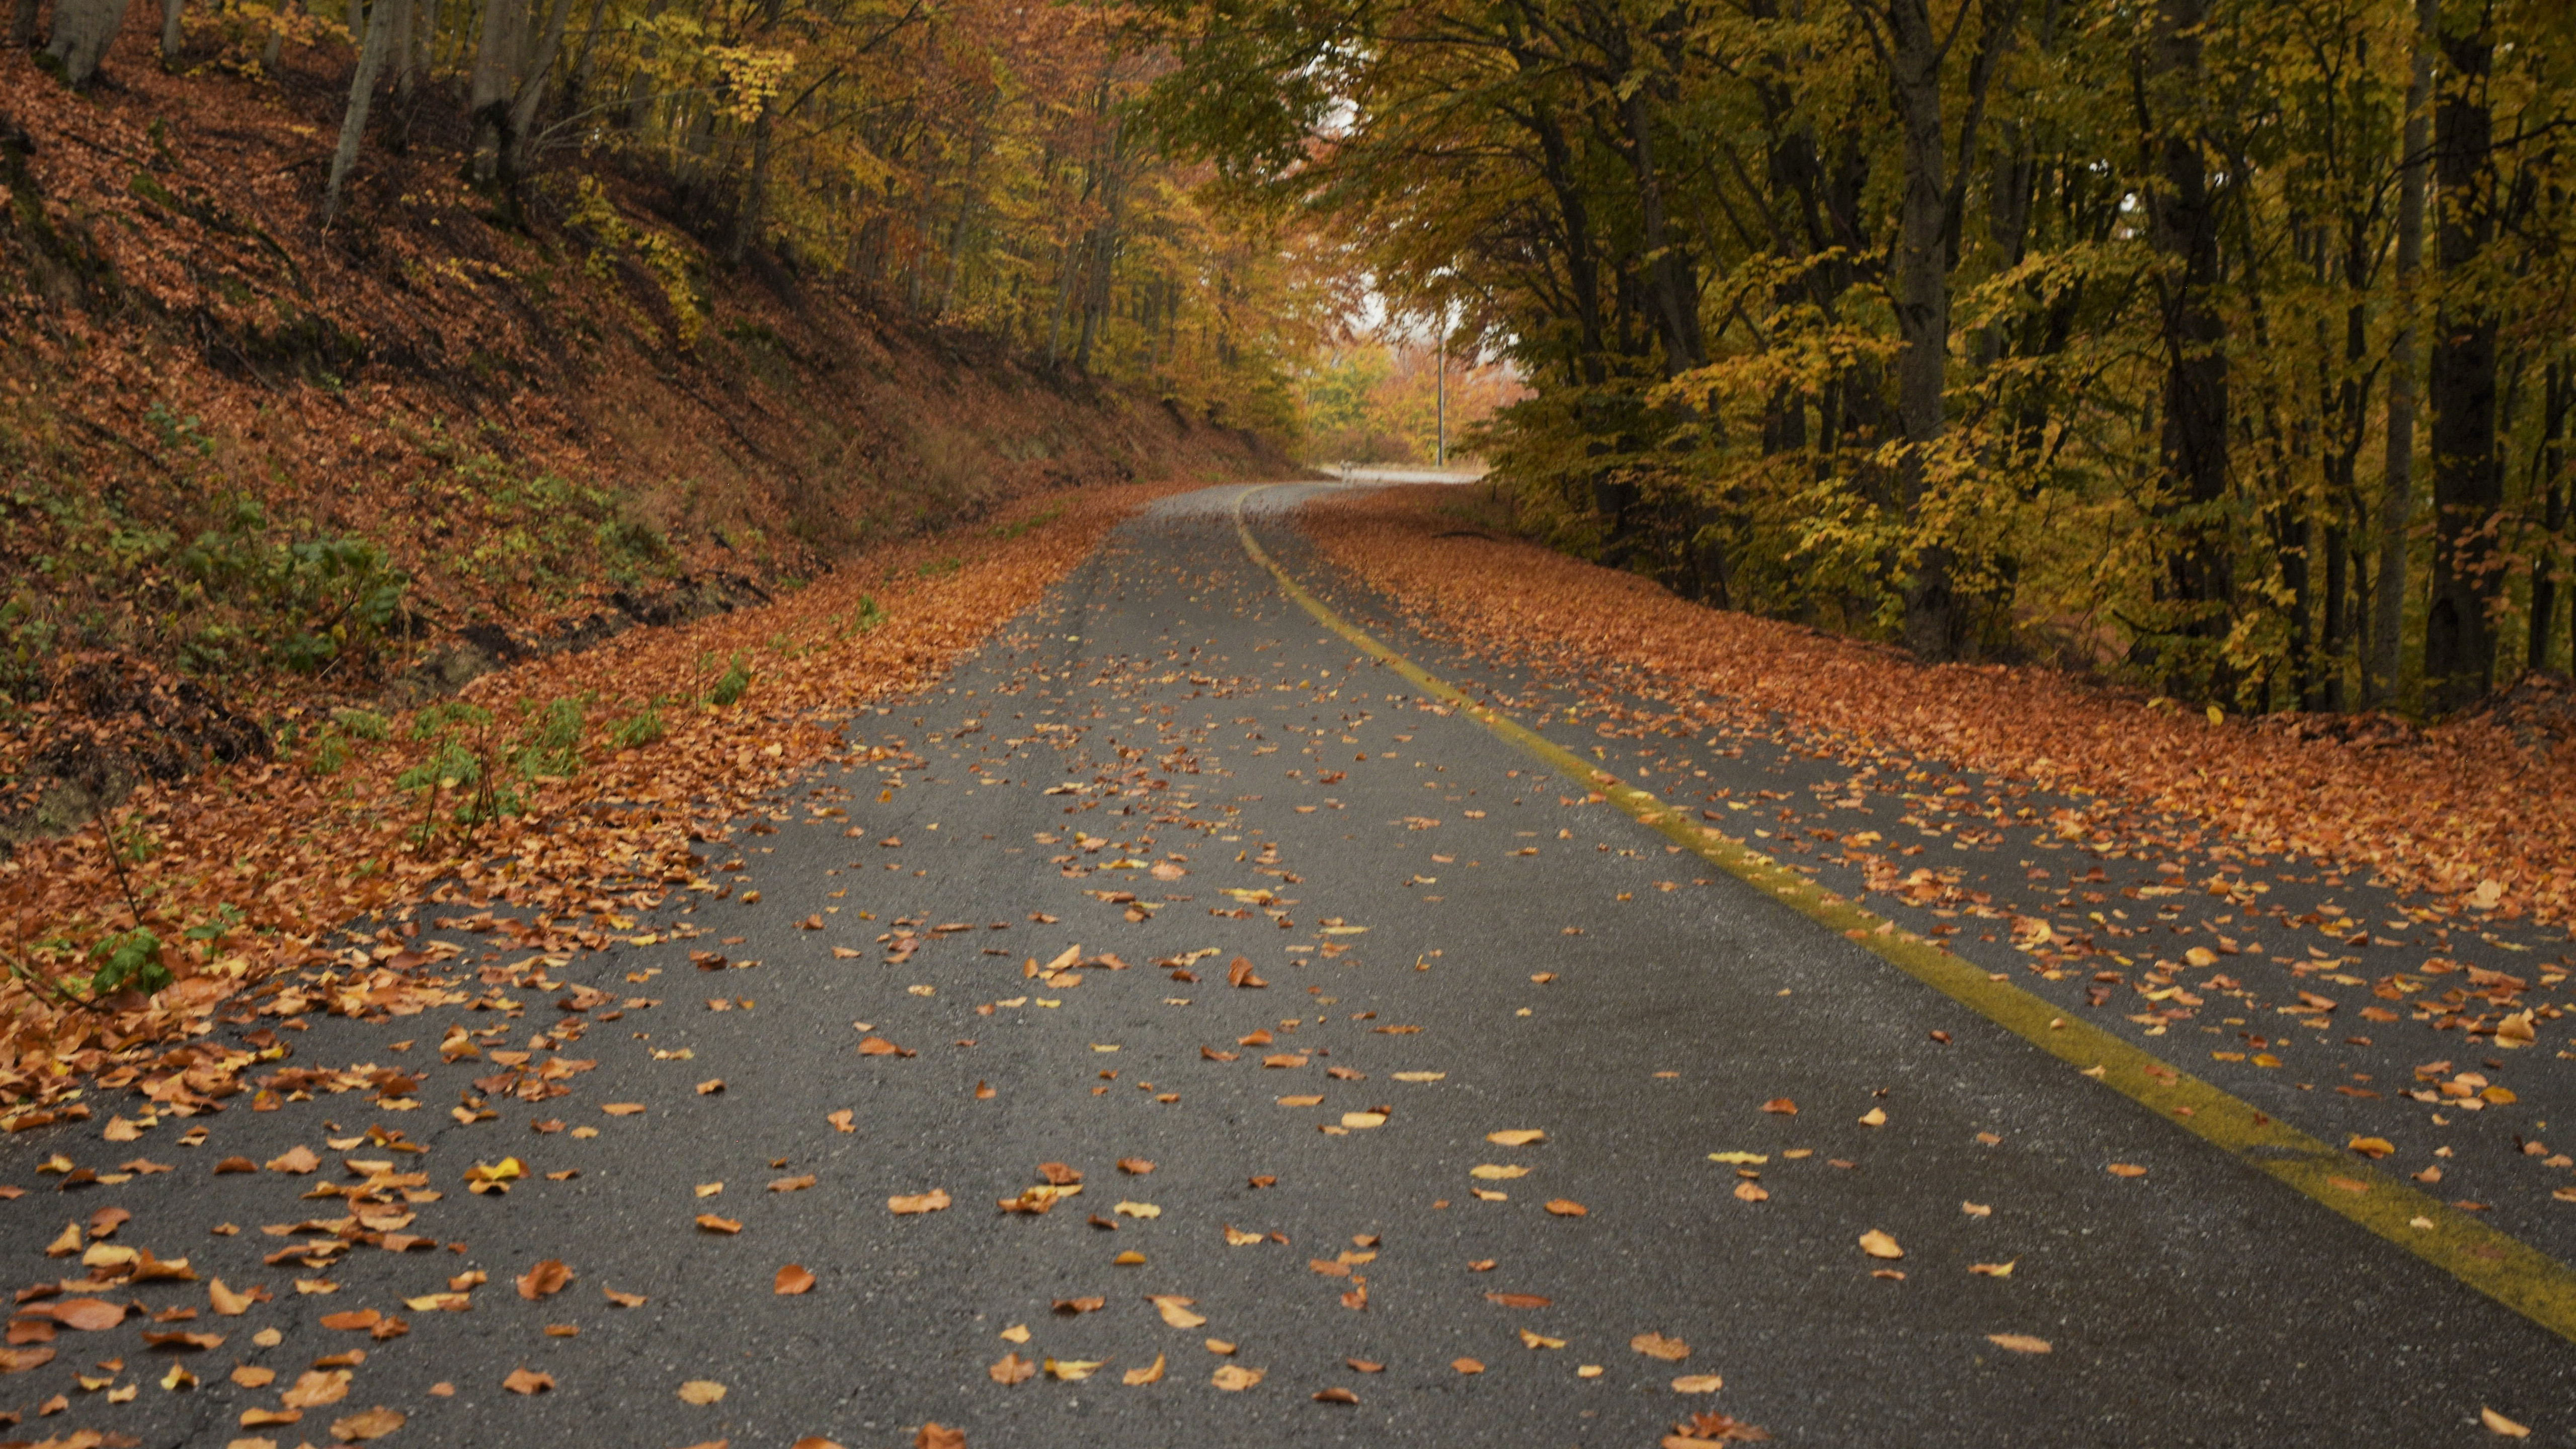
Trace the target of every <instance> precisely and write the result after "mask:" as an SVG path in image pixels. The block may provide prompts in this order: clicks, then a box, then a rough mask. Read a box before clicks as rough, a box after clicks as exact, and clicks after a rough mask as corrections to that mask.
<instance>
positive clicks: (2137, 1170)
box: [2103, 1162, 2147, 1177]
mask: <svg viewBox="0 0 2576 1449" xmlns="http://www.w3.org/2000/svg"><path fill="white" fill-rule="evenodd" d="M2103 1171H2105V1172H2108V1173H2109V1174H2111V1175H2112V1176H2113V1177H2144V1176H2146V1175H2147V1170H2146V1169H2145V1168H2143V1167H2140V1166H2138V1165H2137V1164H2136V1163H2134V1162H2114V1163H2112V1164H2111V1165H2110V1166H2109V1167H2106V1168H2104V1169H2103Z"/></svg>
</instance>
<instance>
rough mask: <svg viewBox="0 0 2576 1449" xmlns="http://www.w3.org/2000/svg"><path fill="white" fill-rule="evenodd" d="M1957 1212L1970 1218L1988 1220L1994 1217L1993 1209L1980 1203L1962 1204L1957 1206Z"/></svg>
mask: <svg viewBox="0 0 2576 1449" xmlns="http://www.w3.org/2000/svg"><path fill="white" fill-rule="evenodd" d="M1959 1211H1961V1212H1963V1213H1966V1214H1967V1215H1968V1216H1970V1217H1972V1218H1990V1217H1993V1216H1994V1215H1995V1210H1994V1209H1993V1208H1991V1207H1989V1206H1987V1205H1986V1204H1984V1203H1981V1202H1962V1203H1960V1204H1959Z"/></svg>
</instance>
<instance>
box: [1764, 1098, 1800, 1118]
mask: <svg viewBox="0 0 2576 1449" xmlns="http://www.w3.org/2000/svg"><path fill="white" fill-rule="evenodd" d="M1762 1110H1763V1111H1765V1112H1777V1113H1779V1114H1780V1115H1781V1116H1783V1117H1795V1116H1797V1115H1798V1104H1797V1103H1795V1102H1792V1101H1790V1100H1789V1099H1788V1098H1786V1097H1774V1098H1772V1099H1771V1100H1770V1101H1768V1102H1765V1103H1763V1104H1762Z"/></svg>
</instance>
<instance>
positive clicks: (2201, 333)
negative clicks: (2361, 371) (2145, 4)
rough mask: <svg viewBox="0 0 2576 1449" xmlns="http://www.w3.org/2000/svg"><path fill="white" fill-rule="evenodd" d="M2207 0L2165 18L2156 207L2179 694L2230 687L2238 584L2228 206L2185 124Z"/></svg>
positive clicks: (2170, 666)
mask: <svg viewBox="0 0 2576 1449" xmlns="http://www.w3.org/2000/svg"><path fill="white" fill-rule="evenodd" d="M2207 19H2208V7H2207V5H2206V3H2205V0H2164V3H2163V6H2162V8H2161V9H2160V10H2159V12H2158V15H2157V22H2158V23H2157V27H2156V37H2155V41H2154V47H2155V48H2154V52H2153V55H2154V61H2153V63H2154V68H2155V74H2156V75H2157V77H2158V78H2159V79H2160V80H2162V81H2163V82H2164V88H2163V90H2162V92H2161V94H2162V96H2163V98H2164V99H2165V100H2166V102H2167V105H2168V107H2169V108H2170V109H2171V110H2172V111H2173V112H2174V114H2173V115H2172V116H2171V118H2170V119H2168V120H2167V121H2166V123H2165V125H2164V127H2163V130H2164V134H2163V136H2162V138H2161V141H2160V144H2159V145H2158V146H2157V158H2156V159H2157V170H2158V172H2159V175H2158V177H2157V180H2158V183H2159V184H2158V185H2157V186H2156V188H2155V189H2154V191H2153V193H2152V198H2151V200H2150V202H2149V211H2150V214H2151V219H2152V220H2151V225H2152V229H2153V233H2154V237H2155V246H2156V250H2157V251H2158V252H2159V253H2161V254H2162V255H2163V257H2164V262H2165V265H2164V268H2163V270H2162V272H2161V273H2160V274H2159V275H2158V277H2157V279H2156V290H2157V294H2158V299H2159V303H2160V310H2161V311H2162V313H2163V334H2164V337H2163V341H2164V349H2165V379H2164V428H2163V435H2162V437H2161V438H2160V439H2159V442H2158V448H2157V461H2158V466H2159V469H2160V471H2161V472H2162V474H2163V482H2164V493H2165V498H2164V501H2163V505H2162V508H2163V512H2164V514H2165V521H2166V524H2167V527H2168V528H2169V529H2170V531H2171V534H2172V537H2171V540H2170V545H2169V546H2170V548H2171V552H2170V554H2169V555H2168V557H2167V559H2166V567H2165V575H2164V579H2163V580H2162V583H2163V587H2164V589H2165V591H2166V593H2167V597H2168V600H2169V603H2170V617H2169V618H2168V619H2166V620H2165V621H2163V622H2164V627H2165V630H2166V633H2167V634H2168V636H2169V637H2168V639H2167V640H2166V641H2165V642H2164V644H2163V645H2162V647H2161V648H2160V649H2159V651H2158V658H2157V667H2158V669H2159V672H2160V673H2161V674H2162V675H2163V678H2164V681H2165V684H2166V687H2167V688H2168V689H2169V690H2175V691H2180V690H2184V689H2198V690H2208V691H2211V692H2217V691H2219V690H2221V689H2223V687H2224V685H2225V681H2226V677H2227V674H2228V670H2227V666H2226V662H2225V661H2224V660H2223V659H2222V658H2220V657H2219V652H2218V651H2219V646H2220V644H2221V643H2222V642H2223V641H2224V640H2225V639H2226V637H2227V633H2228V628H2229V623H2230V621H2229V619H2228V606H2229V603H2230V601H2231V600H2232V598H2233V596H2234V593H2235V579H2234V570H2233V566H2232V563H2231V561H2230V559H2229V557H2228V549H2227V520H2226V517H2225V507H2226V497H2227V420H2228V412H2227V409H2228V400H2227V353H2226V343H2227V331H2226V323H2225V321H2224V320H2223V319H2222V318H2221V317H2220V315H2219V310H2218V282H2219V275H2218V220H2219V218H2218V205H2217V198H2215V197H2214V196H2212V195H2211V194H2210V189H2209V171H2208V167H2207V165H2206V164H2205V163H2204V162H2203V160H2202V159H2201V150H2200V143H2199V140H2198V139H2197V137H2196V136H2195V135H2194V134H2193V131H2194V128H2193V127H2192V126H2191V124H2190V123H2189V121H2188V120H2187V119H2186V111H2187V108H2188V107H2189V106H2190V105H2192V104H2196V103H2197V101H2198V99H2199V98H2200V96H2201V94H2202V89H2203V87H2202V83H2201V78H2200V76H2201V41H2200V30H2201V27H2202V26H2203V25H2204V24H2205V23H2206V21H2207Z"/></svg>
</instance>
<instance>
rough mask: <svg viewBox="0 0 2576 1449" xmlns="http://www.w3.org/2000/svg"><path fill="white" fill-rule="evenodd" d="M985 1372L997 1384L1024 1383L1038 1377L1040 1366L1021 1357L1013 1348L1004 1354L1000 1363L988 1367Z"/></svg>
mask: <svg viewBox="0 0 2576 1449" xmlns="http://www.w3.org/2000/svg"><path fill="white" fill-rule="evenodd" d="M984 1372H985V1373H986V1374H988V1375H990V1376H991V1377H992V1380H993V1382H995V1383H997V1384H1024V1383H1027V1382H1028V1381H1029V1380H1030V1379H1032V1378H1035V1377H1037V1372H1038V1366H1037V1365H1036V1364H1033V1363H1031V1362H1029V1361H1028V1360H1027V1359H1024V1358H1022V1357H1020V1355H1019V1352H1018V1351H1017V1350H1013V1351H1012V1352H1010V1353H1006V1354H1004V1355H1002V1358H1001V1361H1000V1362H999V1363H996V1364H993V1365H991V1366H989V1367H987V1368H986V1369H985V1370H984Z"/></svg>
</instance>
